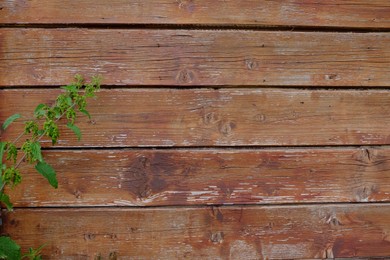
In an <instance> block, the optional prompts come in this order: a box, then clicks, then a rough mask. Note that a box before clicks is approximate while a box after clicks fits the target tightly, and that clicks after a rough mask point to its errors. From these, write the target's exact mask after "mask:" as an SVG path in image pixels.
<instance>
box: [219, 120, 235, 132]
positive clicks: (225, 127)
mask: <svg viewBox="0 0 390 260" xmlns="http://www.w3.org/2000/svg"><path fill="white" fill-rule="evenodd" d="M235 128H236V124H235V123H234V122H230V121H228V122H221V123H220V124H219V132H220V133H221V134H223V135H224V136H229V135H231V134H232V132H233V130H234V129H235Z"/></svg>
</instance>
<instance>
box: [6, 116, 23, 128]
mask: <svg viewBox="0 0 390 260" xmlns="http://www.w3.org/2000/svg"><path fill="white" fill-rule="evenodd" d="M21 117H22V116H21V115H20V114H14V115H12V116H10V117H8V118H7V120H5V121H4V124H3V129H4V130H5V129H6V128H7V127H8V126H9V125H10V124H11V123H12V122H14V121H15V120H16V119H18V118H21Z"/></svg>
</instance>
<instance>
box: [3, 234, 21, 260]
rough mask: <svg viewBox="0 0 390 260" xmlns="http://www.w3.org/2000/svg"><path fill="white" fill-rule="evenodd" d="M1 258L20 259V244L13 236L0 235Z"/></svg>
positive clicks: (8, 259)
mask: <svg viewBox="0 0 390 260" xmlns="http://www.w3.org/2000/svg"><path fill="white" fill-rule="evenodd" d="M0 258H1V259H7V260H19V259H20V258H21V252H20V246H19V245H18V244H16V243H15V241H13V240H12V239H11V238H9V237H6V236H0Z"/></svg>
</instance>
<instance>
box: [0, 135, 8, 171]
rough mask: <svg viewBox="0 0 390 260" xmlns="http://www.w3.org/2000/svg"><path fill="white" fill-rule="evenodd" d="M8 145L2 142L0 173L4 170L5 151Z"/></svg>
mask: <svg viewBox="0 0 390 260" xmlns="http://www.w3.org/2000/svg"><path fill="white" fill-rule="evenodd" d="M6 145H7V142H0V173H1V171H2V170H3V156H4V150H5V146H6Z"/></svg>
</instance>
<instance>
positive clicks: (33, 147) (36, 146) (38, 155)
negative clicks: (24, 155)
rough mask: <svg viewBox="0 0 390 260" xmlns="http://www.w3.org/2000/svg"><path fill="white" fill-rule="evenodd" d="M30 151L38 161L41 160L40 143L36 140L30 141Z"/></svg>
mask: <svg viewBox="0 0 390 260" xmlns="http://www.w3.org/2000/svg"><path fill="white" fill-rule="evenodd" d="M31 153H32V155H33V158H35V159H37V160H38V161H40V162H42V161H43V158H42V151H41V144H40V143H39V142H38V141H36V142H33V143H31Z"/></svg>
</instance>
